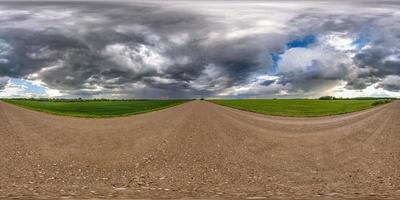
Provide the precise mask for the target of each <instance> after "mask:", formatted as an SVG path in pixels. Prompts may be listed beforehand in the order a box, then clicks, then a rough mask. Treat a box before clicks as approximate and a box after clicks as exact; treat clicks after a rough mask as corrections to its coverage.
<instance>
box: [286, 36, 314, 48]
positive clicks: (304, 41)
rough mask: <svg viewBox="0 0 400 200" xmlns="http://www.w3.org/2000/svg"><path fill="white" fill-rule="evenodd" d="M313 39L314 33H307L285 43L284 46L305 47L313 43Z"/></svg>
mask: <svg viewBox="0 0 400 200" xmlns="http://www.w3.org/2000/svg"><path fill="white" fill-rule="evenodd" d="M315 40H316V39H315V36H314V35H307V36H305V37H304V38H300V39H299V38H298V39H295V40H292V41H290V42H288V43H286V46H287V48H288V49H291V48H299V47H303V48H307V47H308V46H309V45H310V44H313V43H314V42H315Z"/></svg>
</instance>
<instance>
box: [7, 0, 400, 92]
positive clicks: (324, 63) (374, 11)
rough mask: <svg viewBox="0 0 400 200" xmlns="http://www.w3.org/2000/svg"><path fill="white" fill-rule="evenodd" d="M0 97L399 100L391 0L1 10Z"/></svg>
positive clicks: (398, 41)
mask: <svg viewBox="0 0 400 200" xmlns="http://www.w3.org/2000/svg"><path fill="white" fill-rule="evenodd" d="M0 24H1V28H0V98H9V97H51V98H77V97H81V98H162V99H164V98H165V99H166V98H199V97H207V98H317V97H320V96H325V95H333V96H337V97H360V96H374V97H378V96H379V97H383V96H384V97H400V2H398V1H361V0H360V1H351V2H350V1H333V0H332V1H327V0H325V1H312V0H307V1H289V0H287V1H262V0H258V1H235V0H233V1H232V0H231V1H222V0H221V1H200V0H191V1H190V0H189V1H184V0H180V1H168V0H165V1H156V0H152V1H144V0H143V1H139V0H125V1H111V0H108V1H86V2H80V1H9V2H6V1H0Z"/></svg>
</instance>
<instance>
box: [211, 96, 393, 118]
mask: <svg viewBox="0 0 400 200" xmlns="http://www.w3.org/2000/svg"><path fill="white" fill-rule="evenodd" d="M209 101H210V102H213V103H216V104H219V105H223V106H228V107H232V108H236V109H240V110H245V111H251V112H256V113H262V114H267V115H276V116H288V117H321V116H329V115H337V114H344V113H350V112H355V111H360V110H365V109H368V108H371V107H374V106H376V105H380V104H384V103H388V102H390V100H374V99H368V100H317V99H235V100H209Z"/></svg>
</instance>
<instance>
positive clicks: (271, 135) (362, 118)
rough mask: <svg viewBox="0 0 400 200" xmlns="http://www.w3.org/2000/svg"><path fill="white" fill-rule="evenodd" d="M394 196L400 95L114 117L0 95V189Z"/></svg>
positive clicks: (18, 192)
mask: <svg viewBox="0 0 400 200" xmlns="http://www.w3.org/2000/svg"><path fill="white" fill-rule="evenodd" d="M23 196H25V197H60V196H66V197H72V198H82V197H83V198H88V197H95V198H99V197H106V198H111V197H115V198H127V197H129V198H146V197H153V198H184V197H196V198H223V197H225V198H232V197H238V198H249V199H262V198H272V197H273V198H275V197H281V198H288V197H290V198H306V199H309V198H316V199H319V198H335V197H340V198H342V197H360V198H362V197H368V198H371V199H374V198H377V199H380V198H384V197H400V102H394V103H390V104H387V105H384V106H379V107H376V108H373V109H370V110H366V111H362V112H358V113H352V114H346V115H340V116H334V117H322V118H308V119H305V118H284V117H270V116H264V115H259V114H255V113H249V112H244V111H239V110H234V109H231V108H227V107H222V106H218V105H215V104H212V103H208V102H205V101H193V102H189V103H185V104H182V105H179V106H176V107H173V108H168V109H165V110H161V111H157V112H152V113H146V114H141V115H135V116H131V117H122V118H111V119H83V118H72V117H62V116H55V115H49V114H45V113H40V112H35V111H30V110H26V109H23V108H19V107H16V106H13V105H9V104H6V103H1V102H0V198H1V197H3V198H4V197H23Z"/></svg>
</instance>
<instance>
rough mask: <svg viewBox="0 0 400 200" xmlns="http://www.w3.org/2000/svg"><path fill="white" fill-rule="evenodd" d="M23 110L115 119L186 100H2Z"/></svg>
mask: <svg viewBox="0 0 400 200" xmlns="http://www.w3.org/2000/svg"><path fill="white" fill-rule="evenodd" d="M3 101H5V102H8V103H11V104H14V105H18V106H22V107H25V108H29V109H33V110H37V111H42V112H47V113H52V114H57V115H69V116H75V117H116V116H126V115H133V114H138V113H145V112H150V111H154V110H160V109H163V108H167V107H171V106H174V105H178V104H181V103H184V102H187V101H188V100H112V101H97V100H96V101H91V100H86V101H73V102H68V101H38V100H11V99H8V100H3Z"/></svg>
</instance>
